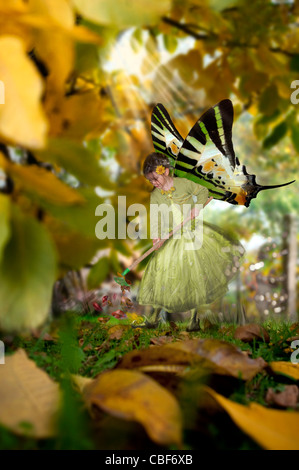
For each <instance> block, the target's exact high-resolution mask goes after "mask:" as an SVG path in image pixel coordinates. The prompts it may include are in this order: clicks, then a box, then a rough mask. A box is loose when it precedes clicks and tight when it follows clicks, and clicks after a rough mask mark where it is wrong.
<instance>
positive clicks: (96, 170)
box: [36, 139, 115, 189]
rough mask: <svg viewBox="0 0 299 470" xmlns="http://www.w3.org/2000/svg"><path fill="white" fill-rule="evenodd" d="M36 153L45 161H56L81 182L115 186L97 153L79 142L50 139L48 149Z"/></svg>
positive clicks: (107, 186)
mask: <svg viewBox="0 0 299 470" xmlns="http://www.w3.org/2000/svg"><path fill="white" fill-rule="evenodd" d="M36 155H37V156H38V157H39V158H40V159H42V160H43V161H45V162H51V163H56V164H57V165H58V166H60V167H62V168H64V169H65V170H66V171H67V172H69V173H71V174H72V175H74V176H76V178H78V180H79V181H80V182H81V183H86V184H88V185H91V186H101V187H103V188H105V189H112V188H114V187H115V185H114V184H113V183H111V182H110V181H109V177H108V175H107V172H106V171H105V170H103V169H102V168H101V167H100V165H99V160H98V158H97V157H96V155H95V154H94V153H93V152H91V151H89V150H88V149H87V148H85V147H83V146H82V145H81V144H79V143H77V142H74V141H71V140H66V139H50V140H49V144H48V147H47V149H46V150H45V151H40V152H36Z"/></svg>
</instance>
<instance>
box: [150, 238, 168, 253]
mask: <svg viewBox="0 0 299 470" xmlns="http://www.w3.org/2000/svg"><path fill="white" fill-rule="evenodd" d="M164 241H165V240H161V238H154V239H153V245H155V243H157V242H160V243H159V244H158V245H157V246H156V248H155V250H159V248H160V247H161V246H162V245H163V243H164Z"/></svg>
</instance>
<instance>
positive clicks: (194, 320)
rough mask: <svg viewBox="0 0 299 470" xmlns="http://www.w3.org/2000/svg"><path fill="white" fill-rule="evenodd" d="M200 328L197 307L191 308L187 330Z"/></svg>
mask: <svg viewBox="0 0 299 470" xmlns="http://www.w3.org/2000/svg"><path fill="white" fill-rule="evenodd" d="M198 330H200V326H199V320H198V318H197V309H196V308H193V309H192V310H191V318H190V322H189V325H188V326H187V331H198Z"/></svg>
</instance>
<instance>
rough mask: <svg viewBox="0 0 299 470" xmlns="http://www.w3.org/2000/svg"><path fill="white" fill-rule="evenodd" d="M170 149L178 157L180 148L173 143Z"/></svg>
mask: <svg viewBox="0 0 299 470" xmlns="http://www.w3.org/2000/svg"><path fill="white" fill-rule="evenodd" d="M170 148H171V151H172V153H173V154H174V155H177V154H178V153H179V148H178V146H177V145H176V144H175V143H174V142H171V144H170Z"/></svg>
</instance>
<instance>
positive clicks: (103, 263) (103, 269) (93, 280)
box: [87, 257, 110, 289]
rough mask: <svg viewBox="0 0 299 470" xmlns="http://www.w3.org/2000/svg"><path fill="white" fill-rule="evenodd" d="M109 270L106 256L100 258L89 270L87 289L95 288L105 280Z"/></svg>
mask: <svg viewBox="0 0 299 470" xmlns="http://www.w3.org/2000/svg"><path fill="white" fill-rule="evenodd" d="M109 271H110V262H109V259H108V258H107V257H103V258H101V259H100V260H99V261H98V262H97V263H96V264H95V265H94V266H93V267H92V268H91V270H90V272H89V275H88V278H87V285H88V288H89V289H97V288H99V286H100V285H101V284H102V282H103V281H105V279H106V277H107V276H108V274H109Z"/></svg>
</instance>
